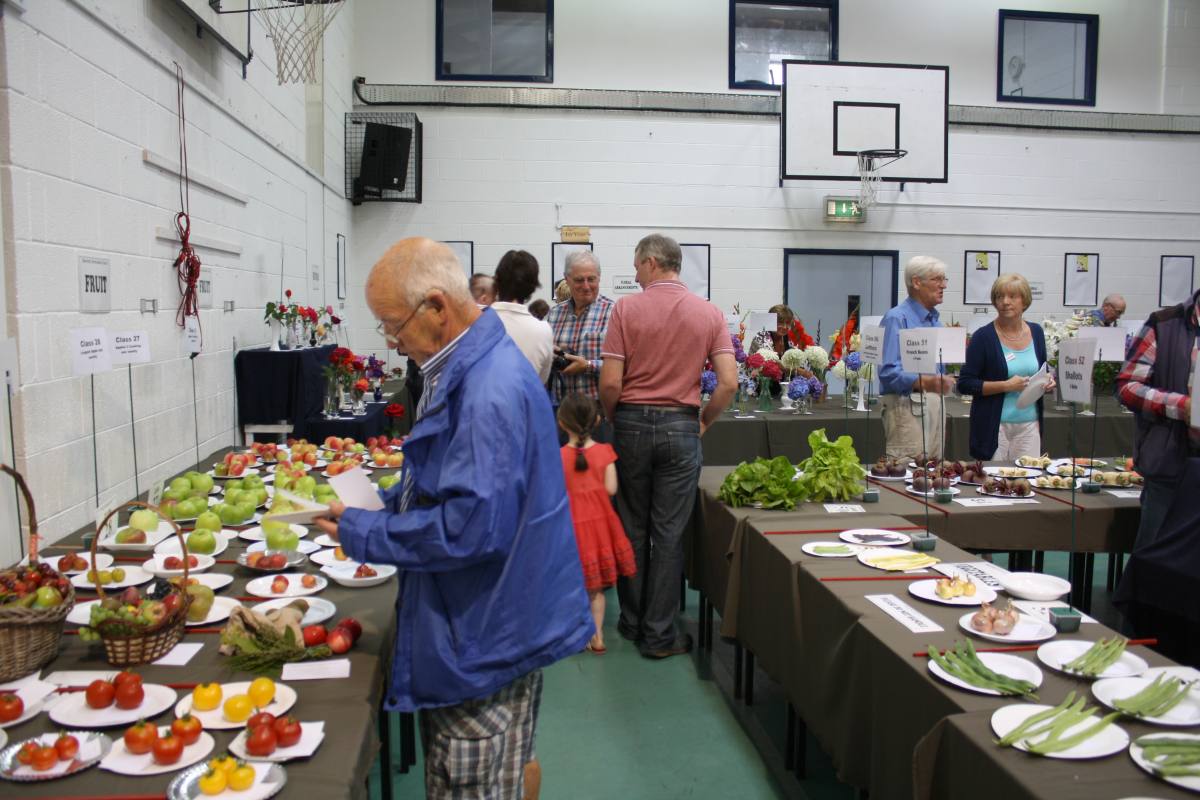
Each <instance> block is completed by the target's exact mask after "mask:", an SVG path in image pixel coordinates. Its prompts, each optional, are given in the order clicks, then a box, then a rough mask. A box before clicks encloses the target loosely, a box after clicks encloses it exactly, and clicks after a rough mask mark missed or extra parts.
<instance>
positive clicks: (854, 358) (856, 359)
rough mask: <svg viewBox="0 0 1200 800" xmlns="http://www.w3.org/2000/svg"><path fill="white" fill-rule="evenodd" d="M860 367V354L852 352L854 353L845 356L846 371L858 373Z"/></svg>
mask: <svg viewBox="0 0 1200 800" xmlns="http://www.w3.org/2000/svg"><path fill="white" fill-rule="evenodd" d="M861 366H862V354H861V353H858V352H854V353H851V354H849V355H848V356H846V369H848V370H853V371H854V372H858V369H859V367H861Z"/></svg>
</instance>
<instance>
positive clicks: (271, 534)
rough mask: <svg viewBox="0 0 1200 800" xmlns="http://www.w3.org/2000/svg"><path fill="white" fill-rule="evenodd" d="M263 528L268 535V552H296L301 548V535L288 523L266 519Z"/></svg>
mask: <svg viewBox="0 0 1200 800" xmlns="http://www.w3.org/2000/svg"><path fill="white" fill-rule="evenodd" d="M262 527H263V531H264V532H265V533H266V534H267V549H268V550H295V549H296V548H297V547H299V546H300V535H299V534H297V533H296V532H295V531H293V530H292V528H291V526H290V525H288V524H287V523H286V522H274V521H272V520H269V519H264V520H263V525H262Z"/></svg>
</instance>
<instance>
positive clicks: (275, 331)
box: [267, 319, 281, 353]
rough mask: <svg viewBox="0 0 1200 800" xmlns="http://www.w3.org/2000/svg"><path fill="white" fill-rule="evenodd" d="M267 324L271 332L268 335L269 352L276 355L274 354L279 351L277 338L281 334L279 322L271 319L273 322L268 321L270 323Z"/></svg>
mask: <svg viewBox="0 0 1200 800" xmlns="http://www.w3.org/2000/svg"><path fill="white" fill-rule="evenodd" d="M267 324H268V326H269V327H270V330H271V333H270V336H271V352H272V353H276V352H278V351H279V336H280V333H281V331H280V325H279V320H277V319H273V320H270V321H269V322H268V323H267Z"/></svg>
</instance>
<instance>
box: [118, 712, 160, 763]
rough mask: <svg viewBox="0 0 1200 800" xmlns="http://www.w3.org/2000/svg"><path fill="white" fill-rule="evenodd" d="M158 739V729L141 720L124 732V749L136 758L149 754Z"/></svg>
mask: <svg viewBox="0 0 1200 800" xmlns="http://www.w3.org/2000/svg"><path fill="white" fill-rule="evenodd" d="M156 739H158V728H156V727H155V726H153V725H151V724H150V723H149V722H146V721H145V720H142V721H140V722H138V723H136V724H134V725H131V726H129V728H128V730H126V731H125V749H126V750H128V751H129V752H131V753H133V754H134V755H136V756H140V755H142V754H143V753H149V752H150V751H151V750H152V749H154V741H155V740H156Z"/></svg>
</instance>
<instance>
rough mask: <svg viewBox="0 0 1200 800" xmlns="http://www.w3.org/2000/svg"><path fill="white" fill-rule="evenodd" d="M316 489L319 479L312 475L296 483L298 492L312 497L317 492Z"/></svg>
mask: <svg viewBox="0 0 1200 800" xmlns="http://www.w3.org/2000/svg"><path fill="white" fill-rule="evenodd" d="M316 489H317V479H316V478H314V477H312V476H310V475H305V476H304V477H303V478H300V479H299V480H297V481H296V491H298V492H307V493H308V494H310V495H311V494H312V493H313V492H315V491H316Z"/></svg>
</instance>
